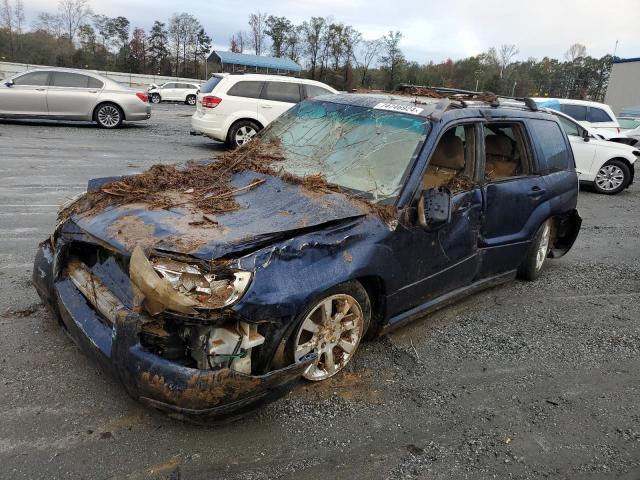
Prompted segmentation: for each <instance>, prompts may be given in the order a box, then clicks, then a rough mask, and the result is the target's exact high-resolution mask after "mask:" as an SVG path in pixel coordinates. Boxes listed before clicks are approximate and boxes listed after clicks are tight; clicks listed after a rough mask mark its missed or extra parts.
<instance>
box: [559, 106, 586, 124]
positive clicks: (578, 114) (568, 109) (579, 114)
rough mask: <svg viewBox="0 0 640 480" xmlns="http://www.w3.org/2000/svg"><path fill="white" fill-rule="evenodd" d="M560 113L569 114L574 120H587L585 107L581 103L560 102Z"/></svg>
mask: <svg viewBox="0 0 640 480" xmlns="http://www.w3.org/2000/svg"><path fill="white" fill-rule="evenodd" d="M562 113H564V114H566V115H569V116H570V117H571V118H573V119H574V120H577V121H579V122H584V121H586V120H587V107H585V106H583V105H572V104H568V103H563V104H562Z"/></svg>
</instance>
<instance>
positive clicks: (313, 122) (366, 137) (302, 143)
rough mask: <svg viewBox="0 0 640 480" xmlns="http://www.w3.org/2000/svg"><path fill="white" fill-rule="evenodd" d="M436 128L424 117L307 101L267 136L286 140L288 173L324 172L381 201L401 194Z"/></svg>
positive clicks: (273, 125)
mask: <svg viewBox="0 0 640 480" xmlns="http://www.w3.org/2000/svg"><path fill="white" fill-rule="evenodd" d="M430 128H431V125H430V123H429V120H427V119H426V118H424V117H418V116H414V115H407V114H405V113H398V112H392V111H386V110H376V109H373V108H369V107H362V106H354V105H343V104H339V103H333V102H322V101H314V100H306V101H304V102H302V103H299V104H298V105H296V106H294V107H293V108H292V109H290V110H288V111H287V112H286V113H284V114H283V115H281V116H280V117H279V118H278V119H276V120H275V121H274V122H273V123H271V125H270V126H269V127H267V129H266V130H265V131H264V134H263V138H264V139H265V140H269V139H270V138H273V137H276V138H278V139H280V144H281V148H282V150H283V154H284V156H285V159H286V161H285V162H283V163H282V168H283V169H284V170H285V171H287V172H289V173H292V174H294V175H297V176H300V177H306V176H310V175H321V176H323V177H324V178H325V179H326V181H327V182H328V183H331V184H334V185H338V186H340V187H343V188H345V189H347V190H350V191H353V192H354V193H356V194H358V195H362V196H364V197H366V198H368V199H370V200H372V201H374V202H375V201H381V200H385V199H389V198H392V197H395V196H397V195H398V193H399V192H400V189H401V188H402V185H403V183H404V180H405V176H406V174H407V172H408V170H409V167H410V166H411V164H412V163H413V161H414V160H415V158H416V156H417V155H418V153H419V152H420V149H421V148H422V145H423V143H424V140H425V138H426V136H427V134H428V133H429V130H430Z"/></svg>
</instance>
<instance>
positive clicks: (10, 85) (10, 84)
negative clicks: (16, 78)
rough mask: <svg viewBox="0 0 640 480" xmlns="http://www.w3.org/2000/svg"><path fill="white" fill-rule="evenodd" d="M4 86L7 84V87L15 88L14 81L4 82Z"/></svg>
mask: <svg viewBox="0 0 640 480" xmlns="http://www.w3.org/2000/svg"><path fill="white" fill-rule="evenodd" d="M4 84H5V85H6V86H7V87H13V80H7V81H6V82H4Z"/></svg>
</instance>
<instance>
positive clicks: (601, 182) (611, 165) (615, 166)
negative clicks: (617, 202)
mask: <svg viewBox="0 0 640 480" xmlns="http://www.w3.org/2000/svg"><path fill="white" fill-rule="evenodd" d="M630 181H631V172H630V171H629V167H628V166H627V165H626V164H625V163H624V162H622V161H620V160H609V161H608V162H607V163H605V164H604V165H603V166H602V167H600V170H598V173H597V175H596V180H595V182H594V183H593V186H594V188H595V189H596V191H597V192H598V193H604V194H605V195H615V194H616V193H620V192H621V191H622V190H624V189H625V188H627V186H628V185H629V182H630Z"/></svg>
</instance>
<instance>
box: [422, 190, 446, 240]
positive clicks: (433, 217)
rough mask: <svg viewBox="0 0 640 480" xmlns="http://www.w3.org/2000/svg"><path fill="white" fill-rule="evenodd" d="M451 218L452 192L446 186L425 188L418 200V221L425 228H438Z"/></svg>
mask: <svg viewBox="0 0 640 480" xmlns="http://www.w3.org/2000/svg"><path fill="white" fill-rule="evenodd" d="M450 219H451V192H450V191H449V190H447V189H446V188H443V187H440V188H430V189H428V190H424V191H423V192H422V195H421V196H420V201H419V202H418V222H419V223H420V225H421V226H422V227H424V228H428V229H431V230H433V229H436V228H439V227H441V226H443V225H446V224H447V223H449V220H450Z"/></svg>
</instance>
